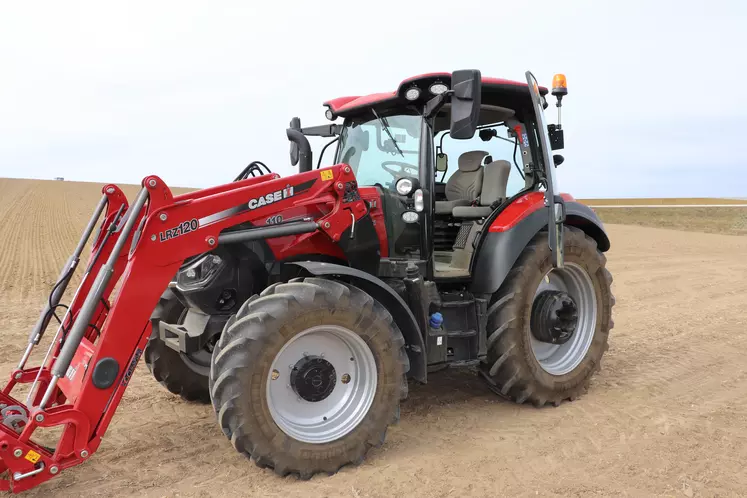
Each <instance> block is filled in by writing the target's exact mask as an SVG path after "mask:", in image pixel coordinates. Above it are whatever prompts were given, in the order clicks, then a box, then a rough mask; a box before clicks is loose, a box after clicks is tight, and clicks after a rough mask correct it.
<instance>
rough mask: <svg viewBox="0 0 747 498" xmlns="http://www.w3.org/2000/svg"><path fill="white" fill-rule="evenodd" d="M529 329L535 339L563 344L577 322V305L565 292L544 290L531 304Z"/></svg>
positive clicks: (573, 330)
mask: <svg viewBox="0 0 747 498" xmlns="http://www.w3.org/2000/svg"><path fill="white" fill-rule="evenodd" d="M530 323H531V325H530V327H531V330H532V335H533V336H534V338H535V339H537V340H538V341H542V342H548V343H550V344H565V343H566V342H568V340H569V339H570V338H571V337H572V336H573V333H574V332H575V331H576V325H577V324H578V306H576V301H574V300H573V298H572V297H571V296H570V295H569V294H568V293H567V292H563V291H558V290H546V291H543V292H541V293H540V294H538V295H537V297H535V299H534V304H533V305H532V316H531V322H530Z"/></svg>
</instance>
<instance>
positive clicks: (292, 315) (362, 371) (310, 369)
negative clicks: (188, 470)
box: [210, 278, 409, 478]
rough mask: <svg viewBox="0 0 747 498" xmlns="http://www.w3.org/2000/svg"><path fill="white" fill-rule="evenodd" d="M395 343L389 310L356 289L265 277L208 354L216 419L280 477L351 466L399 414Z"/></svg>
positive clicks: (401, 360)
mask: <svg viewBox="0 0 747 498" xmlns="http://www.w3.org/2000/svg"><path fill="white" fill-rule="evenodd" d="M404 345H405V341H404V338H403V337H402V334H401V332H400V331H399V329H398V328H397V326H396V324H395V323H394V322H393V320H392V317H391V315H390V314H389V312H388V311H386V309H384V307H383V306H382V305H381V304H380V303H378V302H377V301H376V300H374V299H373V298H372V297H371V296H369V295H368V294H366V293H365V292H363V291H361V290H360V289H358V288H356V287H353V286H351V285H348V284H344V283H341V282H337V281H332V280H326V279H319V278H306V279H294V281H292V282H289V283H281V284H274V285H272V286H270V287H268V288H267V289H266V290H265V291H263V292H262V294H261V296H254V297H253V298H251V299H249V300H248V301H247V302H246V303H245V304H244V305H243V306H242V307H241V309H240V310H239V312H238V313H237V314H236V316H235V317H234V318H232V319H231V320H230V321H229V322H228V323H227V324H226V328H225V329H224V332H223V334H222V335H221V338H220V340H219V341H218V344H217V346H216V349H215V351H214V353H213V363H212V368H211V372H210V390H211V395H212V400H213V406H214V408H215V411H216V414H217V416H218V422H219V424H220V426H221V428H222V430H223V432H224V434H225V435H226V436H227V437H228V438H229V439H230V440H231V443H232V444H233V445H234V447H235V448H236V450H237V451H239V452H241V453H243V454H244V455H246V456H247V457H251V458H252V459H253V460H254V461H255V462H256V463H257V465H259V466H260V467H270V468H273V469H274V470H275V472H276V473H277V474H279V475H287V474H291V473H292V474H296V475H298V476H299V477H301V478H310V477H311V476H312V475H313V474H315V473H317V472H326V473H334V472H336V471H337V470H338V469H339V468H340V467H342V466H344V465H347V464H350V463H359V462H361V461H362V460H363V458H364V456H365V454H366V452H367V451H368V450H369V449H370V448H371V447H374V446H378V445H380V444H382V443H383V441H384V438H385V435H386V430H387V427H388V426H389V424H391V423H393V422H395V421H397V420H398V418H399V401H400V398H402V397H404V395H405V393H406V383H403V382H402V379H403V376H404V374H405V373H406V372H407V370H408V369H409V363H408V360H407V355H406V353H405V350H404Z"/></svg>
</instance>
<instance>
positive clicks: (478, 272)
mask: <svg viewBox="0 0 747 498" xmlns="http://www.w3.org/2000/svg"><path fill="white" fill-rule="evenodd" d="M532 194H540V195H539V196H533V197H536V201H535V199H533V198H532V199H531V200H532V201H535V202H531V207H528V208H527V207H526V206H525V207H523V208H522V210H523V212H522V213H517V212H516V210H513V212H511V211H509V209H508V208H507V209H504V211H503V212H501V213H500V214H499V215H498V217H496V218H495V220H493V222H492V223H491V225H490V228H489V229H488V232H487V233H486V234H485V235H484V236H483V237H482V238H481V241H480V245H479V246H478V248H477V251H476V253H475V259H474V260H473V266H472V275H474V278H473V279H472V287H471V289H470V290H471V291H472V292H473V293H476V294H492V293H494V292H496V291H497V290H498V288H499V287H500V286H501V284H503V281H504V280H505V278H506V275H508V272H509V271H511V268H512V267H513V266H514V263H516V260H517V259H519V255H520V254H521V252H522V251H523V250H524V248H525V247H526V246H527V244H529V241H531V240H532V238H533V237H534V236H535V235H536V234H537V233H538V232H539V231H540V230H544V229H546V228H547V210H545V209H542V208H543V207H544V204H543V199H542V197H541V193H539V192H533V193H532ZM530 195H531V194H530ZM563 197H564V198H565V206H566V222H565V224H566V225H568V226H574V227H577V228H580V229H581V230H583V231H584V232H585V233H586V234H587V235H588V236H590V237H591V238H593V239H594V240H595V241H596V243H597V247H599V250H600V251H602V252H604V251H607V250H608V249H609V248H610V240H609V237H608V236H607V232H606V231H605V230H604V225H603V224H602V221H601V220H600V219H599V217H598V216H597V215H596V213H595V212H594V211H592V210H591V208H589V207H588V206H585V205H583V204H581V203H579V202H576V201H574V200H572V197H570V196H567V197H566V196H565V194H563ZM509 208H510V206H509Z"/></svg>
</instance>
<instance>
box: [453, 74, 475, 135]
mask: <svg viewBox="0 0 747 498" xmlns="http://www.w3.org/2000/svg"><path fill="white" fill-rule="evenodd" d="M481 85H482V76H481V75H480V71H478V70H476V69H463V70H460V71H454V72H453V73H452V75H451V89H452V91H453V93H452V95H451V127H450V130H449V135H451V138H454V139H456V140H466V139H469V138H472V137H473V136H475V130H477V123H478V121H479V119H480V104H481V102H482V99H481V97H482V95H481Z"/></svg>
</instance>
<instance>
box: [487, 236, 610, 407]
mask: <svg viewBox="0 0 747 498" xmlns="http://www.w3.org/2000/svg"><path fill="white" fill-rule="evenodd" d="M564 239H565V267H564V268H562V269H553V267H552V262H551V254H550V248H549V245H548V240H547V232H540V233H538V234H537V235H536V236H535V237H534V238H533V239H532V241H531V242H530V243H529V245H527V247H526V248H525V249H524V251H523V252H522V254H521V255H520V257H519V259H518V260H517V262H516V263H515V265H514V267H513V268H512V269H511V271H510V272H509V274H508V276H507V277H506V280H505V281H504V283H503V285H501V287H500V289H499V290H498V292H496V293H495V294H494V296H493V298H492V301H491V305H490V307H489V309H488V339H487V346H488V355H487V360H486V361H485V362H484V363H483V364H482V365H481V370H480V371H481V374H482V376H483V377H484V378H485V379H486V380H487V381H488V384H489V386H490V387H491V389H492V390H493V391H495V392H496V393H497V394H500V395H501V396H504V397H506V398H508V399H510V400H512V401H515V402H517V403H524V402H531V403H533V404H534V405H535V406H543V405H545V404H546V403H552V404H554V405H556V406H557V405H559V404H560V403H561V402H562V401H564V400H573V399H575V398H576V397H578V396H580V395H581V394H583V393H584V392H585V391H586V390H587V389H588V386H589V382H590V380H591V377H592V376H593V374H594V373H595V372H596V371H597V370H599V368H600V366H601V360H602V356H603V355H604V353H605V351H607V349H608V347H609V346H608V342H607V340H608V336H609V331H610V329H612V327H613V326H614V322H613V321H612V306H613V305H614V304H615V298H614V296H613V295H612V292H611V289H610V286H611V284H612V275H611V274H610V272H609V271H608V270H607V268H606V267H605V265H606V262H607V260H606V258H605V256H604V254H602V253H601V252H600V251H599V250H598V248H597V245H596V243H595V241H594V240H593V239H592V238H591V237H589V236H587V235H586V234H585V233H584V232H583V231H581V230H579V229H577V228H574V227H565V233H564ZM543 294H544V296H543ZM553 294H554V295H553ZM548 295H549V298H547V296H548ZM556 296H557V297H556ZM543 297H544V302H543V301H541V299H543ZM569 297H570V299H571V301H568V298H569ZM552 299H556V301H555V303H553V302H550V300H552ZM538 301H539V302H538ZM563 301H565V303H566V304H568V305H569V306H570V308H569V309H571V311H570V312H569V313H568V314H567V315H564V316H566V317H567V318H568V319H569V320H571V322H570V323H575V326H569V327H568V330H573V332H572V333H571V335H570V338H568V337H563V338H560V339H558V337H557V336H558V335H562V334H561V332H560V330H561V328H562V326H558V327H557V328H555V329H554V330H553V332H552V334H556V337H555V339H554V340H558V341H565V342H560V343H551V342H548V341H547V339H548V337H549V336H550V335H551V333H550V332H547V329H548V327H545V330H539V331H538V329H540V327H539V326H538V325H537V323H540V324H542V325H547V323H548V322H547V319H546V318H545V317H544V316H543V314H542V309H543V308H542V305H543V304H545V305H546V307H545V308H544V309H552V307H553V305H555V310H557V309H558V308H559V307H560V306H562V305H561V304H559V303H562V302H563ZM569 303H573V304H572V305H570V304H569ZM538 307H539V308H540V311H537V309H538ZM574 308H575V309H574ZM549 313H553V311H552V310H551V311H549ZM563 313H565V310H564V311H563ZM556 316H557V315H556ZM532 320H536V322H535V323H534V324H533V322H532ZM574 320H575V322H574ZM543 321H544V323H541V322H543ZM533 325H534V327H535V328H534V330H533V328H532V327H533ZM555 325H557V324H555ZM561 325H562V324H561ZM543 333H544V334H545V336H543V339H545V340H544V341H541V340H538V339H537V336H538V335H542V334H543Z"/></svg>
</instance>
